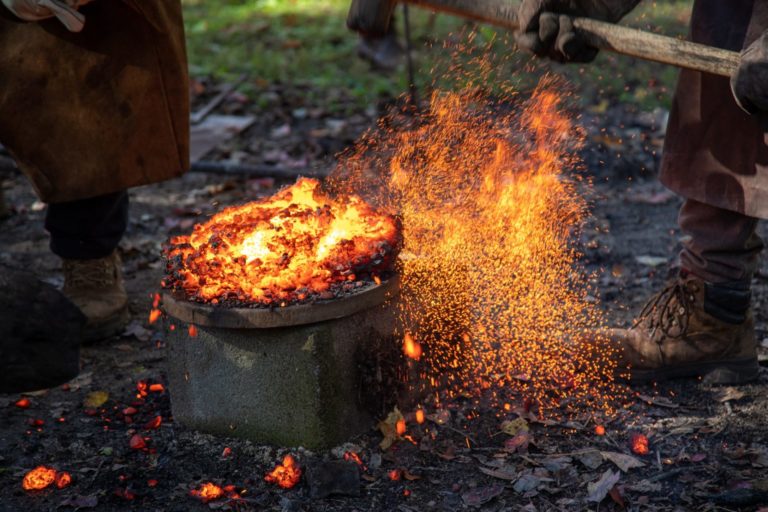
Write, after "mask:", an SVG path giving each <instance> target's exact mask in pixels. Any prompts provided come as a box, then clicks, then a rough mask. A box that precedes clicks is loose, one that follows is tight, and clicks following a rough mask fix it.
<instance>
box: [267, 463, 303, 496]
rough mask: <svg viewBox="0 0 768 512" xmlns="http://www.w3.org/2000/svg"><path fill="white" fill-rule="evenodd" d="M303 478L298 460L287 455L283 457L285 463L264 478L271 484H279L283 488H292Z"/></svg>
mask: <svg viewBox="0 0 768 512" xmlns="http://www.w3.org/2000/svg"><path fill="white" fill-rule="evenodd" d="M300 479H301V468H300V467H299V466H298V465H297V464H296V460H295V459H294V458H293V457H292V456H290V455H286V456H285V457H284V458H283V463H282V464H278V466H277V467H276V468H275V469H273V470H272V471H271V472H270V473H268V474H267V476H265V477H264V480H266V481H267V482H269V483H271V484H277V485H279V486H280V487H282V488H283V489H290V488H291V487H293V486H294V485H296V484H297V483H299V480H300Z"/></svg>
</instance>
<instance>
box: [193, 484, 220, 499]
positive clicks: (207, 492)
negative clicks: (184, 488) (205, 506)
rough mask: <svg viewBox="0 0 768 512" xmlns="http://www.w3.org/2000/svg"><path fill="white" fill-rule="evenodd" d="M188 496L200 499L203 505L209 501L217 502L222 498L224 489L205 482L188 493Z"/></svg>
mask: <svg viewBox="0 0 768 512" xmlns="http://www.w3.org/2000/svg"><path fill="white" fill-rule="evenodd" d="M189 494H191V495H192V496H194V497H195V498H198V499H200V501H202V502H203V503H208V502H209V501H213V500H217V499H219V498H221V497H222V496H224V489H222V488H221V487H219V486H218V485H216V484H214V483H213V482H205V483H204V484H202V485H201V486H200V487H198V488H197V489H192V490H191V491H189Z"/></svg>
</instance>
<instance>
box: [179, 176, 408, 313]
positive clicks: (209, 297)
mask: <svg viewBox="0 0 768 512" xmlns="http://www.w3.org/2000/svg"><path fill="white" fill-rule="evenodd" d="M319 185H320V184H319V182H318V181H317V180H312V179H305V178H302V179H299V180H298V181H297V182H296V184H294V185H292V186H290V187H287V188H284V189H283V190H281V191H279V192H278V193H277V194H275V195H274V196H272V197H270V198H267V199H264V200H261V201H257V202H253V203H248V204H245V205H242V206H235V207H230V208H226V209H224V210H222V211H221V212H219V213H217V214H216V215H214V216H213V217H212V218H211V219H210V220H209V221H208V222H206V223H204V224H198V225H196V226H195V228H194V231H193V232H192V234H191V235H189V236H179V237H175V238H173V239H172V240H171V242H170V246H169V247H168V248H166V250H165V256H166V259H167V262H168V263H167V268H166V272H167V278H166V279H165V281H164V286H166V287H167V288H170V289H172V290H174V291H175V292H178V293H181V294H183V295H184V297H185V298H186V299H189V300H195V301H199V302H210V303H212V304H219V305H224V306H241V307H242V306H245V307H264V306H283V305H288V304H294V303H299V302H310V301H314V300H317V299H332V298H334V297H336V296H337V295H339V294H341V293H344V292H350V291H352V290H354V289H359V288H360V287H362V286H374V285H375V284H376V283H377V282H380V281H378V279H379V278H378V275H379V274H381V273H385V272H388V271H390V270H391V267H392V265H393V261H394V258H395V257H396V256H397V252H398V250H399V245H400V244H399V236H400V235H399V229H398V225H397V221H396V219H395V218H394V217H392V216H390V215H386V214H382V213H379V212H377V211H375V210H374V209H373V208H371V207H370V206H368V205H367V204H366V203H365V202H363V201H362V199H360V198H359V197H357V196H355V195H353V194H350V195H348V196H345V197H343V198H338V199H332V198H330V197H328V196H326V195H324V194H323V193H322V192H321V191H320V187H319Z"/></svg>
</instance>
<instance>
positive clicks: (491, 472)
mask: <svg viewBox="0 0 768 512" xmlns="http://www.w3.org/2000/svg"><path fill="white" fill-rule="evenodd" d="M478 469H479V470H480V472H481V473H485V474H486V475H488V476H492V477H493V478H499V479H501V480H509V481H510V482H511V481H513V480H517V478H518V473H517V471H515V470H514V468H512V467H509V466H505V467H503V468H498V469H491V468H485V467H483V466H480V467H479V468H478Z"/></svg>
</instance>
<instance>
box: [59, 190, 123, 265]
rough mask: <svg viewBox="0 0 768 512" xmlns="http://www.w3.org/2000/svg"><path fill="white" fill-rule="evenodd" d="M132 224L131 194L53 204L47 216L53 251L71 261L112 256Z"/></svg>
mask: <svg viewBox="0 0 768 512" xmlns="http://www.w3.org/2000/svg"><path fill="white" fill-rule="evenodd" d="M127 226H128V193H127V192H125V191H121V192H115V193H113V194H107V195H103V196H98V197H91V198H88V199H81V200H79V201H70V202H66V203H52V204H49V205H48V211H47V213H46V216H45V229H47V230H48V232H49V233H50V234H51V251H52V252H53V253H54V254H56V255H57V256H59V257H61V258H63V259H67V260H91V259H96V258H103V257H105V256H109V255H110V254H111V253H112V251H114V250H115V249H116V248H117V244H119V243H120V239H121V238H122V237H123V234H124V233H125V229H126V227H127Z"/></svg>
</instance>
